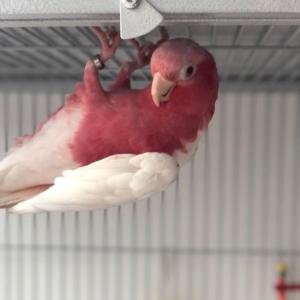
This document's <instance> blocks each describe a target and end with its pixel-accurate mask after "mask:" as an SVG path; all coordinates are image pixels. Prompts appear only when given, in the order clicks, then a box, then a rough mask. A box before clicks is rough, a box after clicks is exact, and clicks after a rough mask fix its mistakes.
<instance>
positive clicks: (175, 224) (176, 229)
mask: <svg viewBox="0 0 300 300" xmlns="http://www.w3.org/2000/svg"><path fill="white" fill-rule="evenodd" d="M179 180H180V174H179V173H178V175H177V179H176V186H175V193H176V194H175V204H174V218H173V228H174V229H173V238H174V247H175V249H176V248H178V247H179V234H178V233H179V222H178V220H179V205H180V198H179V194H180V191H179ZM175 249H173V253H172V261H176V262H177V264H179V263H180V256H178V257H176V252H175V251H174V250H175ZM179 275H180V274H179V273H178V272H175V273H174V293H173V295H174V300H177V299H179V298H178V295H179V289H178V287H179V282H180V281H179V280H180V279H179V277H180V276H179Z"/></svg>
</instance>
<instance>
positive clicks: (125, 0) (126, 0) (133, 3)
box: [121, 0, 141, 9]
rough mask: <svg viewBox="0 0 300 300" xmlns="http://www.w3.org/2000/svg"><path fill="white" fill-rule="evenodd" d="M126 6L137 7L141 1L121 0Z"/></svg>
mask: <svg viewBox="0 0 300 300" xmlns="http://www.w3.org/2000/svg"><path fill="white" fill-rule="evenodd" d="M121 1H122V3H123V4H124V5H125V7H126V8H130V9H132V8H137V7H138V6H139V4H140V2H141V0H121Z"/></svg>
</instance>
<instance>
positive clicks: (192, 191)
mask: <svg viewBox="0 0 300 300" xmlns="http://www.w3.org/2000/svg"><path fill="white" fill-rule="evenodd" d="M189 177H190V184H189V190H190V193H189V220H187V221H188V222H189V238H188V247H190V248H191V249H193V248H194V239H195V233H196V232H195V207H196V205H195V201H196V197H195V180H196V179H195V156H193V158H192V160H191V163H190V175H189ZM195 260H196V258H195V257H193V256H189V257H188V266H189V272H188V274H187V282H188V285H187V288H188V295H187V297H188V299H189V300H193V299H195V293H194V288H195V279H194V278H195V263H194V261H195Z"/></svg>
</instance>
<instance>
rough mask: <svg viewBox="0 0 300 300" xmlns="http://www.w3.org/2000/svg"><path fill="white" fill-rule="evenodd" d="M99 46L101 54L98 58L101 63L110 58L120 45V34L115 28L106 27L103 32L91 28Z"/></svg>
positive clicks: (96, 28)
mask: <svg viewBox="0 0 300 300" xmlns="http://www.w3.org/2000/svg"><path fill="white" fill-rule="evenodd" d="M92 31H93V32H94V33H95V35H96V36H97V38H98V39H99V41H100V44H101V53H100V54H99V55H98V58H99V59H101V61H102V63H104V62H105V61H107V60H109V59H110V58H112V57H113V56H114V54H115V52H116V51H117V49H118V47H119V45H120V34H119V32H118V31H117V30H116V29H115V27H106V31H103V30H102V28H100V27H92Z"/></svg>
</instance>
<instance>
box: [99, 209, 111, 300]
mask: <svg viewBox="0 0 300 300" xmlns="http://www.w3.org/2000/svg"><path fill="white" fill-rule="evenodd" d="M107 241H108V239H107V210H106V209H105V210H104V211H103V223H102V246H101V247H102V250H104V251H103V252H102V274H104V276H103V289H102V296H101V299H103V300H104V299H109V290H108V278H110V274H109V271H110V269H109V268H108V260H109V253H108V252H105V246H106V245H107Z"/></svg>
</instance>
